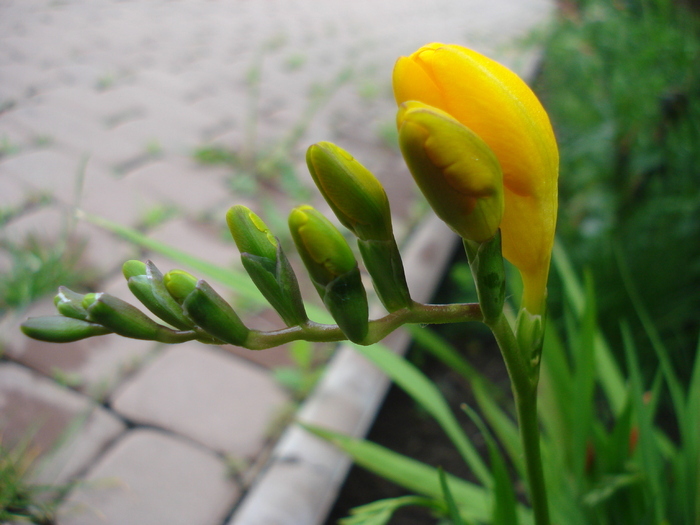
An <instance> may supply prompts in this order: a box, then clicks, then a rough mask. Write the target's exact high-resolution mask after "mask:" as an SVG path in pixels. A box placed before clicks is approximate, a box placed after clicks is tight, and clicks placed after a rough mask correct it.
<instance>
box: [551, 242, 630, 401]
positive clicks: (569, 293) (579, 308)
mask: <svg viewBox="0 0 700 525" xmlns="http://www.w3.org/2000/svg"><path fill="white" fill-rule="evenodd" d="M552 262H553V264H554V267H555V268H556V270H557V273H558V274H559V277H560V278H561V280H562V283H563V285H564V292H565V294H566V298H567V300H568V301H569V303H570V304H571V306H572V307H573V309H574V312H576V313H577V314H578V315H582V314H583V311H584V306H585V295H584V292H583V288H582V286H581V284H580V283H579V282H578V279H577V278H576V274H575V272H574V270H573V266H572V265H571V261H569V259H568V257H567V255H566V252H564V249H563V248H562V247H561V245H560V244H559V243H555V245H554V249H553V251H552ZM594 351H595V362H596V369H597V375H598V380H599V382H600V384H601V386H602V388H603V391H604V392H605V396H606V398H607V400H608V403H609V404H610V407H611V408H612V411H613V413H615V414H619V413H620V412H621V411H622V410H623V409H624V407H625V399H626V397H627V387H626V384H625V380H624V377H623V375H622V372H621V371H620V368H619V367H618V366H617V363H616V362H615V359H614V357H613V356H612V352H611V351H610V347H609V346H608V344H607V342H606V341H605V340H604V339H603V336H602V335H601V333H600V331H599V330H597V331H596V335H595V338H594Z"/></svg>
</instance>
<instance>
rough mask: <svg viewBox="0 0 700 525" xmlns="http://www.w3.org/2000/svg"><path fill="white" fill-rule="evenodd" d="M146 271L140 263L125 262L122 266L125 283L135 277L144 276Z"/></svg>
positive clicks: (144, 266)
mask: <svg viewBox="0 0 700 525" xmlns="http://www.w3.org/2000/svg"><path fill="white" fill-rule="evenodd" d="M147 271H148V270H147V268H146V265H145V264H144V263H142V262H141V261H126V262H125V263H124V264H123V265H122V273H123V274H124V278H125V279H126V280H127V281H128V280H129V278H131V277H136V276H137V275H146V273H147Z"/></svg>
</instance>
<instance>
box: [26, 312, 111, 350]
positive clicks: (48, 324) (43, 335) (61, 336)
mask: <svg viewBox="0 0 700 525" xmlns="http://www.w3.org/2000/svg"><path fill="white" fill-rule="evenodd" d="M20 329H21V330H22V332H23V333H24V334H25V335H27V336H29V337H31V338H32V339H37V340H39V341H46V342H49V343H72V342H73V341H79V340H81V339H86V338H88V337H94V336H97V335H105V334H109V333H111V331H110V330H108V329H107V328H105V327H104V326H100V325H99V324H94V323H90V322H87V321H83V320H81V319H74V318H71V317H63V316H62V315H55V316H49V317H30V318H29V319H27V320H26V321H24V322H23V323H22V325H21V326H20Z"/></svg>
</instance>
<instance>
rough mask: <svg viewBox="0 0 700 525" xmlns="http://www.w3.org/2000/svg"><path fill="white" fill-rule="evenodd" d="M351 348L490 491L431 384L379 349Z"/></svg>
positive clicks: (469, 446) (484, 469) (470, 448)
mask: <svg viewBox="0 0 700 525" xmlns="http://www.w3.org/2000/svg"><path fill="white" fill-rule="evenodd" d="M354 347H355V349H356V350H357V351H358V352H360V353H361V354H362V355H363V356H365V358H367V359H368V360H369V361H371V362H372V363H374V364H375V365H376V366H377V367H378V368H380V369H381V370H382V371H383V372H384V373H385V374H386V375H388V376H389V377H390V378H391V380H392V381H394V383H396V384H397V385H398V386H399V387H401V388H402V389H403V390H404V391H405V392H406V393H407V394H408V395H409V396H411V397H412V398H413V399H414V400H415V401H416V402H417V403H418V404H419V405H421V406H422V407H423V408H424V409H425V410H426V411H427V412H428V413H429V414H430V415H431V416H433V417H434V418H435V420H436V421H437V422H438V424H439V425H440V426H441V427H442V429H443V430H444V431H445V433H446V434H447V436H448V437H449V438H450V440H451V441H452V443H453V444H454V445H455V447H456V448H457V450H458V451H459V453H460V455H461V456H462V457H463V458H464V460H465V462H466V463H467V465H469V468H470V469H471V470H472V472H473V473H474V475H475V476H476V477H477V478H478V479H479V481H480V482H481V483H482V484H483V485H484V486H486V487H490V486H491V485H492V483H493V480H492V478H491V474H490V473H489V471H488V468H487V467H486V465H485V464H484V462H483V460H482V459H481V457H480V456H479V454H478V452H477V451H476V449H475V448H474V446H473V445H472V443H471V442H470V441H469V439H468V438H467V436H466V435H465V434H464V432H463V431H462V428H461V427H460V425H459V423H458V422H457V418H456V417H455V416H454V414H453V413H452V410H450V407H449V405H448V404H447V402H446V401H445V398H444V397H443V396H442V394H441V393H440V391H439V390H438V389H437V387H436V386H435V384H434V383H433V382H432V381H430V380H429V379H428V378H427V377H426V376H425V375H424V374H423V373H422V372H421V371H420V370H418V369H417V368H416V367H415V366H413V365H412V364H411V363H409V362H408V361H406V360H405V359H403V358H402V357H401V356H398V355H396V354H394V353H393V352H391V351H390V350H389V349H387V348H386V347H384V346H382V345H372V346H358V345H354Z"/></svg>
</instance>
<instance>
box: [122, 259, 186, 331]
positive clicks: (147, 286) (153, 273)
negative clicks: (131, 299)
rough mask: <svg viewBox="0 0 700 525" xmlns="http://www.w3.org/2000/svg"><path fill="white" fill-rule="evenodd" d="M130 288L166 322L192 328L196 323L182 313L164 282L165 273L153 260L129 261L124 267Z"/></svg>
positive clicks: (181, 328)
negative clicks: (161, 271)
mask: <svg viewBox="0 0 700 525" xmlns="http://www.w3.org/2000/svg"><path fill="white" fill-rule="evenodd" d="M123 272H124V275H125V276H127V283H128V285H129V289H130V290H131V293H133V294H134V296H135V297H136V298H137V299H138V300H139V301H141V303H142V304H143V305H144V306H145V307H146V308H148V309H149V310H150V311H151V312H152V313H153V314H155V315H157V316H158V317H159V318H160V319H162V320H163V321H165V322H166V323H168V324H170V325H171V326H174V327H176V328H179V329H180V330H190V329H192V328H193V327H194V323H192V321H190V320H189V319H187V318H186V317H185V316H184V315H183V313H182V307H181V306H180V304H179V303H178V302H177V301H175V299H173V297H172V296H171V295H170V293H169V292H168V290H167V288H166V287H165V284H164V283H163V274H162V273H160V270H158V268H157V267H156V265H155V264H153V263H152V262H151V261H148V262H147V263H146V264H144V263H141V262H140V261H128V262H127V263H125V264H124V267H123Z"/></svg>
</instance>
